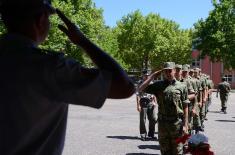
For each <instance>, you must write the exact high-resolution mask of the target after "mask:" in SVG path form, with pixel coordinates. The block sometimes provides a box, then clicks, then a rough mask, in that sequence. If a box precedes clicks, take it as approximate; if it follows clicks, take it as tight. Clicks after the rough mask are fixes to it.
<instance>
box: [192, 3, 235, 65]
mask: <svg viewBox="0 0 235 155" xmlns="http://www.w3.org/2000/svg"><path fill="white" fill-rule="evenodd" d="M213 5H214V10H212V11H211V12H210V14H209V17H208V18H207V19H205V20H202V19H201V20H199V21H198V22H197V23H196V24H195V31H194V35H193V38H194V42H193V44H194V47H195V48H197V49H199V50H201V51H202V52H201V56H202V57H203V56H205V55H208V56H210V58H211V60H212V61H222V62H223V63H224V65H225V67H226V68H230V67H233V68H235V52H234V51H235V0H220V1H219V3H217V2H216V1H215V0H214V1H213Z"/></svg>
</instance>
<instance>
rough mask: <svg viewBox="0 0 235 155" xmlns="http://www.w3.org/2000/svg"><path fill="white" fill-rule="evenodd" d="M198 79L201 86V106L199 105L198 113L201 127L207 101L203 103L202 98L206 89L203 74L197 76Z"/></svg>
mask: <svg viewBox="0 0 235 155" xmlns="http://www.w3.org/2000/svg"><path fill="white" fill-rule="evenodd" d="M199 81H200V83H201V87H202V107H200V112H199V115H200V120H201V126H202V127H203V126H204V125H203V122H204V120H205V117H206V115H205V109H206V108H205V105H206V104H207V103H203V99H204V96H205V95H206V94H205V92H204V91H206V90H207V85H206V78H205V77H204V76H200V77H199Z"/></svg>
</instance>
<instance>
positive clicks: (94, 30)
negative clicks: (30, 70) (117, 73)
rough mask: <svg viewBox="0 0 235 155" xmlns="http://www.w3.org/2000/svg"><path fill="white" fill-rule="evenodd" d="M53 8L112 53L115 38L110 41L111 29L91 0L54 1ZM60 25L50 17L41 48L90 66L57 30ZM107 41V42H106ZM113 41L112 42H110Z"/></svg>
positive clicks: (84, 56)
mask: <svg viewBox="0 0 235 155" xmlns="http://www.w3.org/2000/svg"><path fill="white" fill-rule="evenodd" d="M53 6H54V7H56V8H59V9H61V10H62V11H63V12H64V13H65V14H66V15H67V16H68V17H69V18H70V19H71V20H72V21H73V22H74V23H77V25H78V26H79V28H80V29H81V30H82V31H83V32H84V34H85V35H86V36H87V37H88V38H90V39H91V40H92V41H93V42H95V43H96V44H98V45H99V46H101V48H103V49H104V50H107V51H109V50H110V49H113V50H110V52H111V53H112V52H114V49H115V48H112V47H115V38H114V39H113V38H112V39H111V35H110V34H111V31H112V30H111V29H110V28H108V27H106V26H105V24H104V20H103V10H102V9H98V8H96V6H95V4H94V3H93V2H92V0H54V1H53ZM59 23H61V21H60V19H58V17H57V16H51V30H50V33H49V37H48V39H47V40H46V42H45V43H44V44H43V45H42V46H41V47H42V48H46V49H52V50H57V51H63V52H65V54H66V55H67V56H69V57H73V58H75V59H78V60H79V61H80V62H81V63H82V64H85V65H87V66H92V65H93V64H92V63H91V61H90V59H89V58H88V57H86V55H85V54H84V52H82V49H79V48H77V46H75V45H73V44H71V43H70V41H69V40H68V38H67V37H66V36H65V35H64V34H63V33H62V32H61V31H60V30H59V29H58V28H57V25H58V24H59ZM108 41H109V42H108ZM112 41H113V42H112Z"/></svg>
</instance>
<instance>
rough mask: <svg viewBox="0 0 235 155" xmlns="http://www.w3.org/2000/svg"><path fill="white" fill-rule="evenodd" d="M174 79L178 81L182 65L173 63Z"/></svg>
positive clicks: (180, 77)
mask: <svg viewBox="0 0 235 155" xmlns="http://www.w3.org/2000/svg"><path fill="white" fill-rule="evenodd" d="M175 79H176V80H178V81H180V80H181V79H182V65H180V64H176V65H175Z"/></svg>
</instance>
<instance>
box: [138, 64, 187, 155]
mask: <svg viewBox="0 0 235 155" xmlns="http://www.w3.org/2000/svg"><path fill="white" fill-rule="evenodd" d="M161 72H163V73H164V76H165V78H164V80H161V81H156V82H154V83H153V84H150V82H151V81H152V80H153V79H154V78H155V77H156V76H159V75H160V74H161ZM138 89H139V91H144V92H146V93H150V94H154V95H155V96H156V97H157V102H158V137H159V144H160V150H161V154H162V155H176V154H183V144H182V143H180V144H177V143H176V139H177V138H179V137H181V136H182V135H183V134H184V133H187V132H188V104H189V100H188V94H187V90H186V86H185V85H183V84H182V83H181V82H179V81H177V80H176V79H175V63H174V62H166V63H164V68H163V70H160V71H156V72H154V73H153V74H151V75H150V76H149V78H148V79H147V80H146V81H145V82H144V83H143V84H142V85H140V87H139V88H138Z"/></svg>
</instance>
